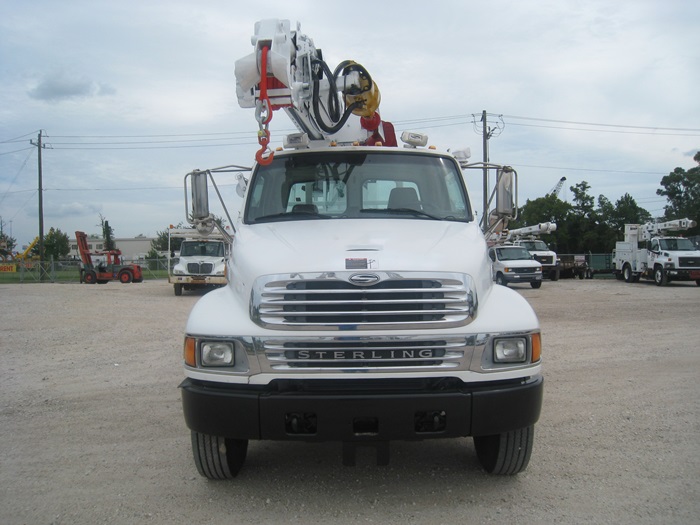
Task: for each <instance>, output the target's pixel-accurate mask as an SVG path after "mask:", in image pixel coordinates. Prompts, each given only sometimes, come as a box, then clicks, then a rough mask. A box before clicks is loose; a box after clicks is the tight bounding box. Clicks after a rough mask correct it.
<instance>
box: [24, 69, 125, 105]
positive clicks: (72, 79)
mask: <svg viewBox="0 0 700 525" xmlns="http://www.w3.org/2000/svg"><path fill="white" fill-rule="evenodd" d="M115 93H116V90H115V89H114V88H113V87H112V86H109V85H107V84H97V83H96V82H94V81H92V80H90V79H89V78H87V77H85V76H72V75H71V74H69V73H67V72H65V71H58V72H53V73H49V74H48V75H46V76H45V77H44V78H43V79H41V80H40V81H39V83H38V84H37V85H36V86H35V87H33V88H32V89H30V90H29V91H28V92H27V94H28V95H29V96H30V97H31V98H33V99H36V100H44V101H47V102H61V101H64V100H71V99H79V98H90V97H94V96H105V95H113V94H115Z"/></svg>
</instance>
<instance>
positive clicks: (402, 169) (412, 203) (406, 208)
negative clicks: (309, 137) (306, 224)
mask: <svg viewBox="0 0 700 525" xmlns="http://www.w3.org/2000/svg"><path fill="white" fill-rule="evenodd" d="M248 191H249V195H250V197H249V198H248V202H247V204H246V211H245V217H244V220H245V222H246V223H248V224H254V223H262V222H274V221H288V220H305V219H357V218H392V219H395V218H400V219H423V220H446V221H464V222H466V221H471V220H472V211H471V208H470V206H469V200H468V198H467V192H466V188H465V187H464V184H463V181H462V173H461V170H460V169H459V166H458V165H457V163H456V162H455V161H454V160H453V159H451V158H450V157H442V156H437V155H426V154H421V153H418V152H417V153H415V154H413V153H405V152H402V153H398V152H391V151H386V150H383V149H381V148H377V152H376V153H373V152H366V151H338V150H335V151H330V152H326V151H324V152H309V153H303V154H296V155H293V156H287V157H284V156H279V157H275V159H274V160H273V161H272V163H271V164H269V165H267V166H258V168H257V170H256V171H255V173H254V174H253V177H252V180H251V183H250V188H249V190H248Z"/></svg>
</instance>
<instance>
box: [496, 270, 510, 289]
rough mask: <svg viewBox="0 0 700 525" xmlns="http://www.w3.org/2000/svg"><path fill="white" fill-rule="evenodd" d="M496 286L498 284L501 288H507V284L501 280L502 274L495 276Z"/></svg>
mask: <svg viewBox="0 0 700 525" xmlns="http://www.w3.org/2000/svg"><path fill="white" fill-rule="evenodd" d="M496 284H500V285H501V286H508V283H507V282H506V280H505V279H504V278H503V274H502V273H499V274H498V275H496Z"/></svg>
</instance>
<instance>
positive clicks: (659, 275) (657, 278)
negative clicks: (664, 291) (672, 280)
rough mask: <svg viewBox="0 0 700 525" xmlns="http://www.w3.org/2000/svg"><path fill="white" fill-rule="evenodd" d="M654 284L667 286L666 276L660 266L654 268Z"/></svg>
mask: <svg viewBox="0 0 700 525" xmlns="http://www.w3.org/2000/svg"><path fill="white" fill-rule="evenodd" d="M654 282H655V283H656V286H666V285H667V284H668V274H667V273H666V272H665V271H664V269H663V268H661V266H657V267H656V268H654Z"/></svg>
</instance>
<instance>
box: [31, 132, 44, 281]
mask: <svg viewBox="0 0 700 525" xmlns="http://www.w3.org/2000/svg"><path fill="white" fill-rule="evenodd" d="M42 131H43V130H39V135H38V136H37V139H36V142H34V141H33V140H30V141H29V142H30V143H31V144H32V145H33V146H36V147H37V151H38V153H39V155H38V158H39V161H38V164H39V279H40V280H43V279H44V188H43V181H42V173H41V150H42V149H44V148H45V147H46V145H45V144H42V143H41V134H42Z"/></svg>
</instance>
